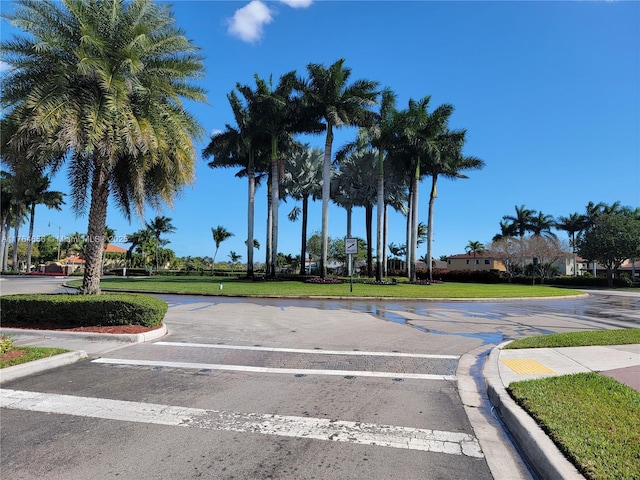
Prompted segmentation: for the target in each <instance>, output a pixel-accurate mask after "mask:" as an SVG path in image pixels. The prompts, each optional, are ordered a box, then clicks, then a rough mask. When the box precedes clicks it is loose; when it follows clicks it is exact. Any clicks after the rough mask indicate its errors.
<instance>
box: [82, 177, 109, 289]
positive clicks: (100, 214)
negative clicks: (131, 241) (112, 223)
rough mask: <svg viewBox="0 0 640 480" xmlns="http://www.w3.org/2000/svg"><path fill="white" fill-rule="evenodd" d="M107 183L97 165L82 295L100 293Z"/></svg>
mask: <svg viewBox="0 0 640 480" xmlns="http://www.w3.org/2000/svg"><path fill="white" fill-rule="evenodd" d="M108 200H109V183H108V179H107V172H105V170H104V167H103V166H101V165H99V166H97V168H96V169H95V171H94V173H93V182H92V185H91V206H90V208H89V231H88V232H87V244H86V246H85V258H84V260H85V264H84V277H83V279H82V287H81V289H80V292H81V293H82V294H84V295H99V294H100V275H101V273H102V245H103V244H104V227H105V226H106V224H107V202H108Z"/></svg>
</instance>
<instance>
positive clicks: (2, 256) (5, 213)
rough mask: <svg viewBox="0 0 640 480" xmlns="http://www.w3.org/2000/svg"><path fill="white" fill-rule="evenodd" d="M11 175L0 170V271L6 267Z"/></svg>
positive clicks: (10, 205)
mask: <svg viewBox="0 0 640 480" xmlns="http://www.w3.org/2000/svg"><path fill="white" fill-rule="evenodd" d="M12 176H13V175H12V174H11V173H10V172H7V171H5V170H2V171H0V272H4V270H5V269H6V268H7V262H6V252H7V251H8V247H9V230H10V228H11V220H12V214H13V192H12V188H11V187H12V182H11V179H12Z"/></svg>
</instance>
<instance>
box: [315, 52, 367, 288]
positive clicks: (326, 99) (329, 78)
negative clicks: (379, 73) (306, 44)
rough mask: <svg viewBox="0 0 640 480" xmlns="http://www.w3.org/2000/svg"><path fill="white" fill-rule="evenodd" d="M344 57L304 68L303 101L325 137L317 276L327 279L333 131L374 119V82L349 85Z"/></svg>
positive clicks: (349, 71) (359, 81)
mask: <svg viewBox="0 0 640 480" xmlns="http://www.w3.org/2000/svg"><path fill="white" fill-rule="evenodd" d="M344 62H345V60H344V58H342V59H340V60H338V61H337V62H335V63H334V64H332V65H331V66H330V67H328V68H327V67H325V66H324V65H321V64H315V63H310V64H309V65H307V71H308V73H309V81H308V82H307V83H306V84H305V85H304V99H305V101H306V105H307V106H308V107H309V109H310V110H309V113H310V114H311V117H312V118H319V119H322V120H323V121H324V124H325V130H326V137H325V144H324V161H323V170H322V178H323V183H322V249H321V258H320V276H321V277H322V278H324V277H326V276H327V256H328V249H329V199H330V196H331V148H332V145H333V129H334V128H341V127H344V126H366V125H370V124H371V122H372V119H373V112H371V111H370V110H368V107H370V106H371V105H373V104H374V103H375V101H376V98H377V96H378V92H377V91H376V88H377V86H378V83H377V82H373V81H370V80H356V81H354V82H353V83H351V84H348V83H347V82H348V81H349V77H350V76H351V69H350V68H347V67H345V66H344Z"/></svg>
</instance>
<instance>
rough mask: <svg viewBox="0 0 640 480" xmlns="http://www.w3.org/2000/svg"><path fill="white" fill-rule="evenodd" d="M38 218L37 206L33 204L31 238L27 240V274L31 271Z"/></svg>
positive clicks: (30, 227) (30, 217)
mask: <svg viewBox="0 0 640 480" xmlns="http://www.w3.org/2000/svg"><path fill="white" fill-rule="evenodd" d="M35 218H36V204H35V203H32V204H31V215H30V216H29V237H28V238H27V272H29V271H31V252H32V251H33V224H34V221H35Z"/></svg>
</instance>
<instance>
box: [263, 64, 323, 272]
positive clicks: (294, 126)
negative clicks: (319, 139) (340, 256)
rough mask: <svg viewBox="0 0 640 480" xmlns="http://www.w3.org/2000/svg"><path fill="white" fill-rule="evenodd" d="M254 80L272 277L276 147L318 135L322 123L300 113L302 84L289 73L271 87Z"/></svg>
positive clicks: (275, 233) (277, 168)
mask: <svg viewBox="0 0 640 480" xmlns="http://www.w3.org/2000/svg"><path fill="white" fill-rule="evenodd" d="M254 78H255V81H256V91H257V96H256V102H255V107H256V108H255V114H256V117H257V118H256V124H257V127H258V129H259V130H260V131H261V132H263V133H264V134H266V135H267V136H268V137H269V140H270V143H271V175H270V186H271V212H270V213H271V229H270V230H269V232H268V237H267V249H268V250H269V251H270V252H271V258H269V259H268V260H269V263H270V265H269V268H268V271H269V272H271V276H273V277H275V273H276V267H277V263H278V255H277V251H278V206H279V203H280V182H281V179H280V177H281V175H280V171H281V170H282V169H283V161H282V159H281V158H280V155H279V152H278V150H279V144H280V143H282V142H281V141H286V140H287V137H289V136H291V135H292V134H294V133H302V132H309V133H312V132H320V131H322V126H321V124H320V123H319V122H318V121H316V119H315V118H313V117H310V116H308V115H306V114H305V113H304V112H303V111H302V104H301V98H300V97H296V96H294V93H295V91H296V89H301V88H302V84H301V82H300V81H299V80H298V79H297V78H296V72H295V71H291V72H289V73H286V74H285V75H283V76H282V77H280V81H279V82H278V84H277V85H276V86H275V87H273V84H272V79H271V78H269V82H268V83H267V82H266V81H265V80H263V79H261V78H260V77H258V75H255V76H254Z"/></svg>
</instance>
